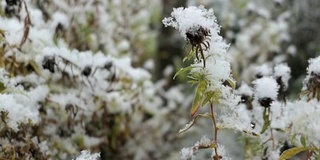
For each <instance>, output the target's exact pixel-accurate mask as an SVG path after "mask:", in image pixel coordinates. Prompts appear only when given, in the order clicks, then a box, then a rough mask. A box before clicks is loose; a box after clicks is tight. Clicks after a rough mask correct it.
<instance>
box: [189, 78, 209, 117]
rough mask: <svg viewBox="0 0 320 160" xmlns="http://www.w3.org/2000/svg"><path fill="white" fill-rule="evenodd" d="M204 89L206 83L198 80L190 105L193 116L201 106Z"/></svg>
mask: <svg viewBox="0 0 320 160" xmlns="http://www.w3.org/2000/svg"><path fill="white" fill-rule="evenodd" d="M205 90H206V83H205V82H204V81H202V82H200V83H199V85H198V88H197V91H196V95H195V97H194V100H193V102H192V107H191V116H192V117H193V116H194V115H195V114H196V112H197V111H198V109H199V108H200V107H201V102H202V99H203V97H204V94H205V93H204V92H205Z"/></svg>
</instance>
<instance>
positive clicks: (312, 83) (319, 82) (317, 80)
mask: <svg viewBox="0 0 320 160" xmlns="http://www.w3.org/2000/svg"><path fill="white" fill-rule="evenodd" d="M310 76H311V77H310V79H309V81H308V83H307V87H308V90H313V89H316V88H320V75H319V74H317V73H314V72H311V75H310Z"/></svg>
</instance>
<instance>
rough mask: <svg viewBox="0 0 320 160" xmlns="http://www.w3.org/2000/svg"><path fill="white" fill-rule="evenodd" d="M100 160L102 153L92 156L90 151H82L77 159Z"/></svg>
mask: <svg viewBox="0 0 320 160" xmlns="http://www.w3.org/2000/svg"><path fill="white" fill-rule="evenodd" d="M99 158H100V153H94V154H91V153H90V151H88V150H83V151H81V154H80V155H79V156H78V157H77V158H76V160H98V159H99Z"/></svg>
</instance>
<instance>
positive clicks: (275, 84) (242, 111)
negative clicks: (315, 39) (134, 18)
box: [163, 6, 320, 160]
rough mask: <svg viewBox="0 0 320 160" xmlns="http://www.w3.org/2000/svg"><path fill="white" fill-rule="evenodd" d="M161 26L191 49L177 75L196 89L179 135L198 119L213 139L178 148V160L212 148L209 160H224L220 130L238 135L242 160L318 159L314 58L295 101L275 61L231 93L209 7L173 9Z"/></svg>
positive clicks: (284, 68)
mask: <svg viewBox="0 0 320 160" xmlns="http://www.w3.org/2000/svg"><path fill="white" fill-rule="evenodd" d="M253 9H256V7H253ZM262 13H265V12H262ZM262 13H261V14H262ZM262 15H264V14H262ZM265 16H266V15H265ZM265 18H266V17H265ZM163 24H164V25H165V26H171V27H174V28H176V29H177V30H179V32H180V34H181V36H182V37H183V38H184V39H185V40H186V42H187V43H188V44H189V45H190V46H191V47H190V48H191V49H190V52H189V53H188V54H187V55H186V57H185V58H184V61H185V60H193V64H191V65H190V66H188V67H185V68H182V69H181V70H180V71H178V72H177V73H176V76H177V75H179V74H181V73H183V72H188V78H190V81H189V82H190V83H191V84H194V85H197V87H196V93H195V96H194V100H193V103H192V106H191V117H192V120H191V122H189V123H188V124H186V126H185V127H184V128H183V129H181V130H180V131H179V133H184V132H185V131H187V130H188V129H190V128H191V127H193V126H194V125H195V124H196V122H197V121H198V120H199V119H200V118H209V119H211V120H212V123H213V131H212V132H213V139H210V138H207V137H203V138H202V139H201V140H200V141H198V142H197V143H196V144H195V145H194V146H192V147H190V148H183V149H182V150H181V152H180V153H181V159H196V158H195V154H196V153H198V151H199V150H200V149H211V150H212V155H211V159H213V160H218V159H229V158H228V156H227V154H228V150H226V149H225V147H224V146H222V145H221V144H219V143H218V136H221V135H220V134H218V133H220V132H221V130H222V129H225V128H227V129H233V130H235V131H241V132H242V133H243V136H242V142H243V145H244V148H245V153H244V156H245V158H246V159H288V158H291V157H293V156H294V155H296V154H298V153H299V152H303V153H302V154H301V155H298V158H300V159H308V158H319V157H318V154H319V152H320V151H319V149H318V147H319V139H318V136H316V135H317V134H318V133H319V132H320V130H319V126H320V125H319V123H318V121H317V120H316V119H317V118H316V115H318V109H317V108H318V107H319V106H320V105H319V102H318V101H319V82H320V81H319V76H318V75H319V69H320V67H319V57H318V58H315V59H311V60H310V61H309V62H310V65H309V67H308V69H307V73H308V75H307V77H306V79H305V81H304V87H303V89H302V92H301V94H300V99H299V100H289V99H288V98H287V94H286V91H287V89H288V88H289V83H288V81H289V79H290V74H291V69H290V68H289V67H288V65H287V64H286V63H279V62H282V61H279V62H278V64H277V63H276V64H277V65H274V64H272V63H268V64H263V65H262V66H260V67H255V69H254V71H255V72H251V74H253V75H255V76H254V77H251V78H253V79H254V81H252V85H247V84H246V83H244V82H243V84H242V85H241V86H240V87H238V89H235V81H234V80H233V78H232V74H231V69H230V66H231V65H230V63H229V62H228V60H227V56H226V53H227V50H228V45H227V44H226V43H225V42H224V41H223V39H222V37H221V36H220V35H219V31H220V27H219V25H218V24H217V20H216V18H215V16H214V14H213V10H212V9H209V10H207V9H205V8H204V7H203V6H200V7H194V6H190V7H187V8H183V7H180V8H174V9H173V12H172V13H171V17H169V18H164V19H163ZM244 35H246V36H247V35H248V33H244ZM265 39H266V40H270V38H265ZM260 43H261V42H258V44H259V45H260ZM250 47H252V46H250V45H249V49H252V48H250ZM230 52H232V51H230ZM266 54H267V53H266ZM242 59H246V60H247V58H245V57H243V58H242ZM242 59H241V60H242ZM283 60H285V59H283ZM248 62H249V61H248ZM261 62H265V61H261ZM206 104H209V105H206ZM202 106H208V107H209V110H210V112H204V113H199V112H200V107H202ZM214 108H215V110H214ZM217 110H218V111H217ZM203 130H204V129H203ZM224 139H228V137H224Z"/></svg>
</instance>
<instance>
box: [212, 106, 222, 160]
mask: <svg viewBox="0 0 320 160" xmlns="http://www.w3.org/2000/svg"><path fill="white" fill-rule="evenodd" d="M210 112H211V119H212V122H213V132H214V137H213V140H214V143H215V144H218V130H219V128H218V127H217V122H216V118H215V117H214V112H213V102H211V101H210ZM214 152H215V156H214V157H212V158H213V160H219V159H220V156H219V155H218V146H216V147H214Z"/></svg>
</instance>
